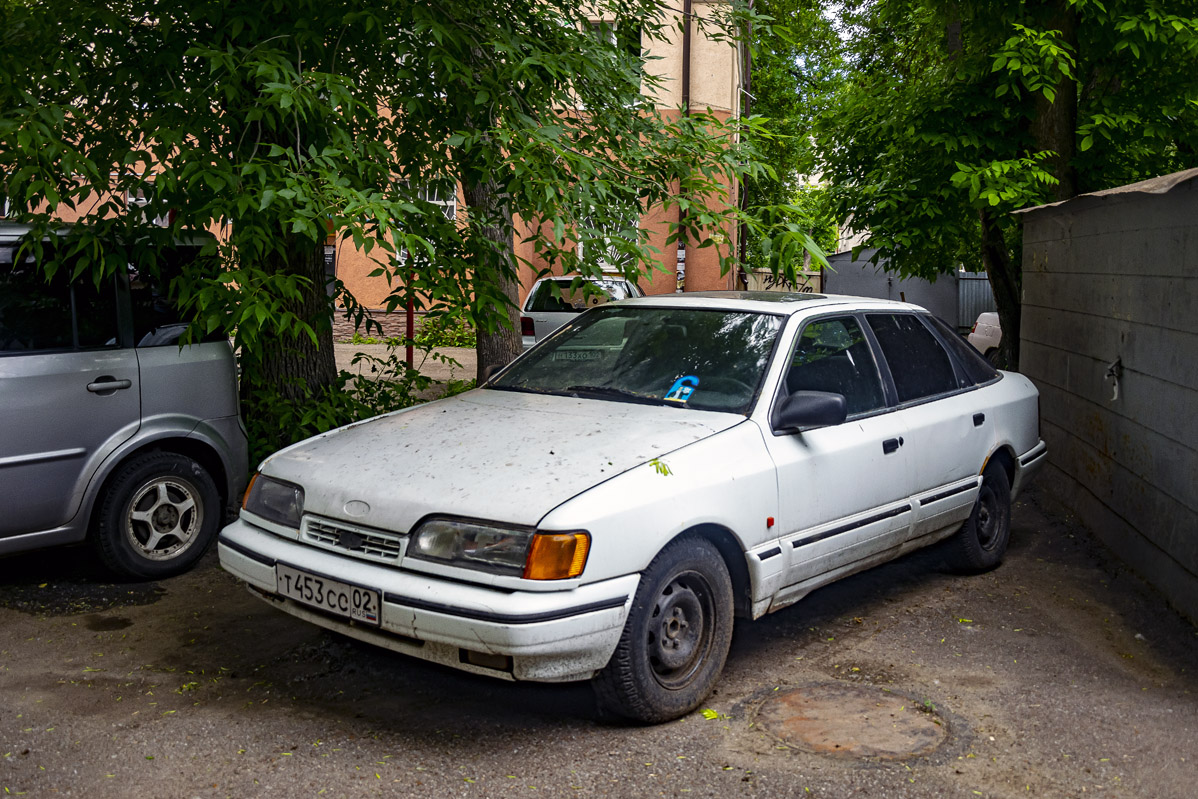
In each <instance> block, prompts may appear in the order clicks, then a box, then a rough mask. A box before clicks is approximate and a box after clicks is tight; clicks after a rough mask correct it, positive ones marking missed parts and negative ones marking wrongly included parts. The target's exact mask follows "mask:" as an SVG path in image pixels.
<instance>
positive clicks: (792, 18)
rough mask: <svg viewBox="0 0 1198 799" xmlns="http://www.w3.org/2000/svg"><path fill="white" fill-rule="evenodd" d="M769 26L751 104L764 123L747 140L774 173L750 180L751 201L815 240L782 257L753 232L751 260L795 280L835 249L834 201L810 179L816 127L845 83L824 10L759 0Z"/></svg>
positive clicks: (757, 46) (769, 239)
mask: <svg viewBox="0 0 1198 799" xmlns="http://www.w3.org/2000/svg"><path fill="white" fill-rule="evenodd" d="M755 8H756V10H757V11H758V13H760V14H761V15H763V20H761V21H759V22H758V23H757V24H755V25H753V26H752V33H751V37H750V39H751V45H752V79H751V85H750V94H751V97H750V98H746V105H747V106H749V108H751V110H752V112H753V113H754V114H758V115H760V116H761V117H762V118H763V119H762V121H761V123H760V124H759V125H758V126H756V127H755V128H753V129H751V130H749V131H748V132H747V133H746V138H747V139H748V140H749V142H750V143H751V144H752V145H753V146H754V147H756V148H757V149H758V150H759V151H760V153H761V158H762V160H763V161H764V162H765V163H766V164H768V165H769V167H770V169H768V170H766V171H763V172H761V173H759V174H756V175H749V176H746V178H745V179H744V183H743V191H744V193H745V196H746V197H747V198H748V199H749V201H750V202H752V203H756V204H760V205H767V206H771V205H772V206H787V207H786V210H785V211H782V212H780V213H778V214H777V216H776V219H775V221H776V223H777V224H778V225H779V226H780V227H781V228H782V229H784V230H787V231H789V232H792V233H793V231H794V230H801V231H803V232H804V233H806V234H807V235H808V236H809V237H810V238H809V240H807V241H804V242H803V247H793V248H792V249H791V250H790V255H788V256H784V257H779V255H778V253H777V249H778V242H777V241H776V236H775V235H773V234H768V233H767V234H766V235H764V236H759V235H757V234H756V231H754V230H752V229H750V231H749V236H748V241H747V249H746V260H747V264H746V265H747V266H748V267H749V268H750V269H765V268H769V267H770V266H771V263H772V264H774V266H773V268H774V269H775V270H777V271H778V272H779V273H780V274H781V275H782V276H783V277H787V279H793V275H794V274H795V273H796V272H797V270H799V269H802V268H803V260H805V258H804V256H805V254H806V253H808V252H810V253H811V254H812V255H813V256H814V260H815V261H816V262H817V263H822V262H823V253H825V252H831V251H833V250H834V248H835V246H836V234H837V221H838V220H837V219H836V218H835V211H834V209H833V207H832V205H831V203H830V201H829V200H830V197H829V195H828V194H827V192H826V190H825V189H824V188H822V187H819V186H815V185H811V184H810V183H809V180H810V179H811V176H813V175H814V173H815V169H816V142H815V141H814V140H813V139H812V137H811V135H810V134H811V128H812V125H813V121H814V120H815V119H816V118H817V117H818V116H819V114H820V113H822V112H823V111H825V110H826V109H827V107H828V104H829V102H831V99H832V96H833V93H834V91H835V88H836V86H837V85H838V82H839V81H840V79H841V71H840V70H841V65H840V63H839V60H838V58H837V55H836V54H837V53H838V52H839V40H838V38H837V36H836V32H835V30H834V29H833V27H832V24H831V22H830V20H829V19H828V18H827V17H826V16H825V15H824V14H823V13H822V9H821V5H820V4H819V3H815V2H811V1H810V0H760V1H759V2H757V3H756V4H755Z"/></svg>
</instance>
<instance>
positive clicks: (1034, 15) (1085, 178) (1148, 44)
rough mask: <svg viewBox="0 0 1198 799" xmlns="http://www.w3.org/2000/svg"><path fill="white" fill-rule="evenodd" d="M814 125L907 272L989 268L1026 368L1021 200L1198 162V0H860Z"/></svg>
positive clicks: (1007, 354)
mask: <svg viewBox="0 0 1198 799" xmlns="http://www.w3.org/2000/svg"><path fill="white" fill-rule="evenodd" d="M841 19H842V23H843V25H844V31H845V34H846V41H847V45H846V49H847V56H846V62H847V64H848V78H849V79H848V81H847V82H846V84H845V86H844V88H843V90H842V91H841V93H840V94H839V96H838V97H837V101H836V102H835V104H834V105H833V106H832V107H831V108H830V110H829V111H828V113H826V114H824V115H823V116H822V117H821V119H820V121H819V125H818V127H817V137H818V140H819V143H820V152H821V154H822V165H823V167H824V170H825V176H826V177H827V178H829V180H830V181H831V182H832V185H833V186H834V191H835V194H836V202H837V206H838V208H839V209H840V210H841V211H842V212H844V213H846V214H847V213H851V214H852V215H853V219H854V223H855V226H857V227H858V228H861V229H867V230H868V231H869V235H870V238H869V240H868V242H867V243H866V246H870V247H877V248H878V250H879V257H884V258H887V259H888V260H889V263H890V268H892V269H895V270H897V271H899V272H900V273H902V274H904V275H918V276H922V277H933V276H934V275H935V274H937V273H940V272H948V271H952V270H954V269H956V268H957V266H958V264H965V265H967V266H968V267H977V266H982V267H984V269H985V270H986V272H987V274H988V275H989V278H990V283H991V285H992V286H993V288H994V291H995V296H996V299H997V301H998V310H999V316H1000V319H1001V322H1002V328H1003V357H1004V360H1005V362H1006V363H1008V364H1010V365H1016V364H1018V357H1019V318H1020V315H1019V305H1020V274H1021V271H1020V270H1021V257H1020V235H1019V226H1018V220H1017V219H1016V218H1015V217H1012V216H1011V213H1010V212H1011V211H1013V210H1015V209H1018V208H1021V207H1026V206H1030V205H1035V204H1039V203H1044V202H1052V201H1057V200H1062V199H1066V198H1068V197H1072V196H1074V195H1075V194H1077V193H1079V192H1087V191H1094V190H1098V189H1103V188H1107V187H1112V186H1118V185H1121V184H1124V183H1128V182H1132V181H1136V180H1140V179H1144V178H1147V177H1150V176H1153V175H1157V174H1163V173H1168V172H1172V171H1175V170H1178V169H1182V168H1186V167H1190V166H1195V165H1198V155H1196V153H1195V147H1196V146H1198V3H1195V2H1194V1H1193V0H1170V2H1163V0H1106V2H1099V0H1037V1H1036V2H1015V1H1014V0H969V1H968V2H947V1H946V0H931V1H930V2H918V3H916V2H910V1H909V0H877V1H876V2H868V3H866V2H858V3H851V4H848V5H846V6H845V7H844V9H843V12H842V15H841Z"/></svg>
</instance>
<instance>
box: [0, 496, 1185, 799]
mask: <svg viewBox="0 0 1198 799" xmlns="http://www.w3.org/2000/svg"><path fill="white" fill-rule="evenodd" d="M1054 507H1055V506H1053V504H1052V502H1051V500H1050V498H1047V497H1044V496H1040V495H1037V494H1035V493H1032V494H1029V495H1028V496H1027V498H1025V500H1023V501H1021V502H1020V503H1019V504H1018V505H1017V507H1016V508H1015V513H1014V529H1013V533H1012V541H1011V550H1010V553H1009V555H1008V557H1007V560H1006V562H1005V563H1004V564H1003V565H1002V566H1001V567H1000V568H998V569H997V570H995V571H993V572H990V573H988V574H984V575H981V576H975V577H960V576H957V575H953V574H950V573H948V572H946V571H944V570H942V569H941V568H940V564H939V559H938V557H937V555H936V553H935V552H923V553H916V554H914V555H912V556H909V557H907V558H904V559H902V560H900V561H897V562H895V563H892V564H889V565H886V566H883V567H880V568H877V569H874V570H872V571H870V572H867V573H865V574H861V575H858V576H855V577H852V578H849V579H847V580H844V581H841V582H840V583H838V584H836V585H834V586H830V587H828V588H825V589H822V590H820V591H818V592H816V593H815V594H813V595H811V596H810V597H808V598H807V599H806V600H804V601H802V602H800V603H799V604H798V605H796V606H794V607H792V608H790V609H788V610H785V611H782V612H780V613H777V614H774V615H772V616H769V617H766V618H764V619H761V620H758V621H756V622H739V621H738V626H737V628H736V632H735V636H734V640H733V646H732V652H731V655H730V657H729V660H728V664H727V666H726V669H725V672H724V675H723V678H722V680H721V682H720V684H719V687H718V690H717V692H716V693H715V695H713V696H712V697H711V698H710V700H709V701H708V702H707V703H706V704H705V706H704V708H703V709H702V710H700V711H698V712H695V713H693V714H691V715H690V716H688V717H686V718H683V719H681V720H678V721H675V722H672V723H669V724H663V725H660V726H656V727H628V726H622V725H619V724H613V723H610V722H608V721H605V720H602V719H600V718H598V717H597V715H596V712H595V708H594V704H593V701H592V697H591V693H590V690H589V687H588V686H587V685H586V684H574V685H527V684H513V683H506V682H501V681H498V680H493V679H488V678H484V677H478V676H473V675H467V674H461V673H458V672H455V671H452V670H448V669H445V668H441V667H437V666H432V665H429V664H425V663H422V662H419V661H415V660H410V659H407V658H404V657H402V656H399V655H394V654H391V653H389V652H386V651H382V650H378V649H374V648H372V647H369V646H366V645H362V644H358V643H356V642H354V641H351V640H349V639H346V638H343V637H340V636H337V635H334V634H330V633H328V632H324V631H322V630H320V629H317V628H315V627H313V626H310V625H307V624H305V623H303V622H301V621H299V620H297V619H294V618H291V617H289V616H287V615H285V614H283V613H280V612H278V611H276V610H274V609H272V608H270V607H268V606H267V605H266V604H264V603H263V602H261V601H259V600H257V599H255V598H253V597H252V596H251V595H250V594H249V593H248V592H247V591H246V590H245V589H244V588H243V587H242V586H240V585H239V584H238V583H237V581H236V580H234V579H233V578H232V577H230V576H228V575H227V574H225V573H224V572H223V571H221V569H220V568H219V565H218V564H217V563H216V560H215V555H214V553H210V554H209V555H208V556H207V557H206V558H205V559H204V560H203V561H202V562H201V564H200V566H199V568H197V569H196V570H195V571H193V572H192V573H190V574H188V575H185V576H182V577H179V578H175V579H173V580H169V581H164V582H161V583H143V584H113V583H109V582H106V579H107V578H105V577H104V576H103V575H102V574H101V573H100V572H99V571H98V569H97V567H96V565H95V563H94V561H93V559H92V558H91V557H90V555H89V554H88V552H87V550H84V549H72V550H57V551H52V552H40V553H32V554H28V555H22V556H15V557H10V558H6V559H0V789H2V790H3V791H4V796H9V795H26V796H36V797H46V796H87V797H91V798H92V799H96V798H98V797H122V798H123V799H140V798H142V797H145V798H146V799H150V798H153V799H160V798H162V797H183V798H186V797H238V798H241V797H259V796H261V797H288V799H295V798H296V797H317V796H320V797H374V796H387V797H409V796H411V797H417V796H419V797H450V796H467V797H471V796H472V797H543V796H559V797H561V796H570V797H579V796H583V797H585V796H611V797H649V796H654V797H656V796H671V797H720V799H728V798H729V797H741V796H745V797H805V798H806V797H830V798H834V797H859V796H868V797H937V798H938V799H939V798H940V797H962V799H973V798H974V797H1016V796H1018V797H1027V796H1033V797H1071V798H1076V797H1086V796H1100V797H1126V799H1145V798H1148V797H1151V798H1152V799H1191V798H1192V797H1193V796H1194V795H1195V784H1198V763H1196V762H1195V761H1196V760H1198V674H1196V670H1198V630H1196V629H1195V627H1194V626H1193V625H1192V624H1190V623H1188V622H1186V621H1184V620H1183V619H1181V618H1180V617H1179V616H1177V615H1176V614H1175V613H1174V612H1173V611H1171V610H1170V609H1169V608H1168V607H1167V606H1166V605H1165V603H1164V601H1163V600H1162V599H1161V597H1160V596H1159V595H1158V594H1157V593H1155V592H1154V591H1153V590H1152V589H1150V588H1148V587H1147V586H1145V585H1144V584H1143V583H1142V582H1141V581H1140V580H1138V579H1137V578H1136V577H1135V576H1134V575H1132V574H1130V573H1129V572H1128V571H1127V570H1126V569H1125V568H1124V567H1123V566H1122V565H1120V564H1119V563H1118V562H1116V561H1114V560H1113V559H1111V558H1110V557H1109V556H1108V555H1107V554H1106V553H1105V552H1104V551H1103V550H1102V549H1101V548H1100V547H1099V546H1098V545H1097V544H1095V542H1094V541H1093V540H1092V539H1091V537H1090V536H1089V535H1088V534H1087V533H1086V532H1085V531H1084V530H1082V529H1081V528H1079V527H1077V526H1076V525H1075V524H1074V522H1073V521H1072V520H1071V519H1070V518H1069V517H1068V516H1067V515H1064V514H1063V513H1061V512H1060V511H1058V510H1055V509H1054ZM821 696H822V697H829V696H830V697H833V698H835V697H838V696H845V697H849V696H851V697H853V699H854V701H856V702H857V703H858V704H859V705H861V707H863V708H864V710H860V711H858V710H853V711H851V712H852V713H858V714H859V715H861V716H862V718H863V720H862V721H861V722H860V723H861V724H862V725H868V726H870V730H864V729H862V730H860V731H859V732H862V733H865V732H869V733H871V734H873V735H874V736H875V737H879V736H880V738H879V739H880V740H884V739H887V738H888V737H889V739H891V740H893V739H894V735H893V734H891V733H888V732H887V724H890V723H891V721H893V722H894V723H895V725H896V726H895V729H896V730H897V729H898V728H897V722H898V721H899V720H902V719H906V720H907V721H910V722H913V723H916V724H918V722H919V721H920V720H926V721H927V722H929V723H924V724H923V725H922V728H921V729H923V730H924V732H919V730H916V732H917V733H918V734H919V735H923V736H924V738H923V740H924V741H925V743H924V745H923V746H922V749H921V751H922V753H921V754H917V755H911V754H906V755H904V754H902V753H901V752H900V753H898V754H894V753H892V754H890V755H885V756H877V755H869V754H862V753H861V752H862V751H865V750H860V749H857V750H852V749H851V748H848V749H846V751H844V752H837V751H834V750H835V748H836V747H831V749H830V748H829V747H827V746H824V747H822V748H821V747H819V746H815V745H812V744H811V743H810V742H809V740H808V739H807V738H804V736H802V735H798V734H796V730H802V729H803V728H804V726H805V725H806V727H807V728H808V731H810V722H811V719H809V718H808V719H804V718H800V716H801V715H802V712H804V711H802V708H803V706H804V705H803V703H804V702H805V701H806V700H807V699H809V698H811V697H821ZM871 697H878V698H879V701H878V702H877V703H876V704H873V705H871V704H870V702H871ZM883 698H884V700H885V701H882V699H883ZM862 703H863V704H862ZM788 708H790V710H788ZM846 708H847V705H846ZM871 708H877V709H878V710H877V712H875V713H872V716H873V717H872V718H869V719H865V718H864V717H866V716H871ZM826 709H827V706H826V705H825V711H826ZM912 713H919V714H921V715H920V716H919V717H912V716H910V714H912ZM854 718H856V716H852V715H850V711H849V710H847V709H846V711H845V715H844V716H843V717H841V718H840V719H839V721H840V722H841V724H840V729H839V730H838V729H837V728H834V727H833V728H827V729H826V730H825V733H826V735H831V736H833V737H835V736H842V738H837V739H836V740H838V741H839V740H842V739H843V740H847V737H851V736H852V735H853V730H852V727H853V723H852V722H853V719H854ZM933 727H934V728H935V729H933ZM927 730H931V731H932V733H934V734H933V735H931V736H930V737H929V736H928V735H925V733H926V732H927Z"/></svg>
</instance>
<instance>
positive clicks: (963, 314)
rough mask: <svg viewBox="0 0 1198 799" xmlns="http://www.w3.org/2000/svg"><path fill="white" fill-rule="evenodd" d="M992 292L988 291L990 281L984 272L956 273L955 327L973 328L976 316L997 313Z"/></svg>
mask: <svg viewBox="0 0 1198 799" xmlns="http://www.w3.org/2000/svg"><path fill="white" fill-rule="evenodd" d="M997 310H998V305H996V304H995V302H994V292H993V291H991V290H990V279H989V278H987V277H986V273H985V272H958V273H957V325H958V326H960V327H963V328H966V327H973V323H974V322H976V321H977V319H978V314H981V313H985V312H986V311H997Z"/></svg>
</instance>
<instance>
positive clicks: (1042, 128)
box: [1030, 0, 1077, 202]
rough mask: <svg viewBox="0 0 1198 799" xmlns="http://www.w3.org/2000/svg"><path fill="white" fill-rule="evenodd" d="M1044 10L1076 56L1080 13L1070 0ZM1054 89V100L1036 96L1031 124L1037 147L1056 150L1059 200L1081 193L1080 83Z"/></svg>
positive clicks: (1046, 21)
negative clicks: (1077, 164) (1078, 168)
mask: <svg viewBox="0 0 1198 799" xmlns="http://www.w3.org/2000/svg"><path fill="white" fill-rule="evenodd" d="M1043 11H1044V13H1043V15H1042V16H1041V18H1040V20H1039V23H1040V26H1041V27H1042V28H1043V29H1044V30H1055V31H1060V33H1061V40H1062V41H1063V42H1065V44H1067V45H1069V47H1070V48H1072V50H1073V53H1074V55H1075V56H1076V55H1077V12H1076V11H1074V10H1073V7H1072V5H1071V4H1070V3H1069V1H1068V0H1053V2H1052V3H1050V4H1048V5H1047V7H1046V8H1045V9H1043ZM1054 90H1055V92H1056V96H1055V97H1054V98H1053V101H1052V102H1049V101H1048V99H1047V98H1046V97H1044V95H1042V94H1037V95H1036V97H1035V108H1034V110H1033V116H1032V119H1031V125H1030V127H1031V134H1032V139H1033V141H1034V142H1035V144H1036V149H1037V150H1041V151H1042V150H1051V151H1052V152H1053V153H1055V155H1054V156H1053V157H1052V159H1051V160H1049V162H1048V167H1049V171H1051V172H1052V174H1053V175H1054V176H1055V177H1056V178H1057V180H1058V181H1059V183H1057V185H1056V188H1055V189H1054V190H1053V200H1054V201H1058V202H1059V201H1061V200H1068V199H1069V198H1070V197H1074V196H1076V195H1077V171H1076V170H1075V169H1074V167H1073V159H1074V156H1075V155H1076V153H1077V83H1076V82H1074V81H1073V80H1071V79H1069V78H1064V79H1062V80H1061V81H1060V82H1059V83H1058V84H1057V85H1056V86H1055V87H1054Z"/></svg>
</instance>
